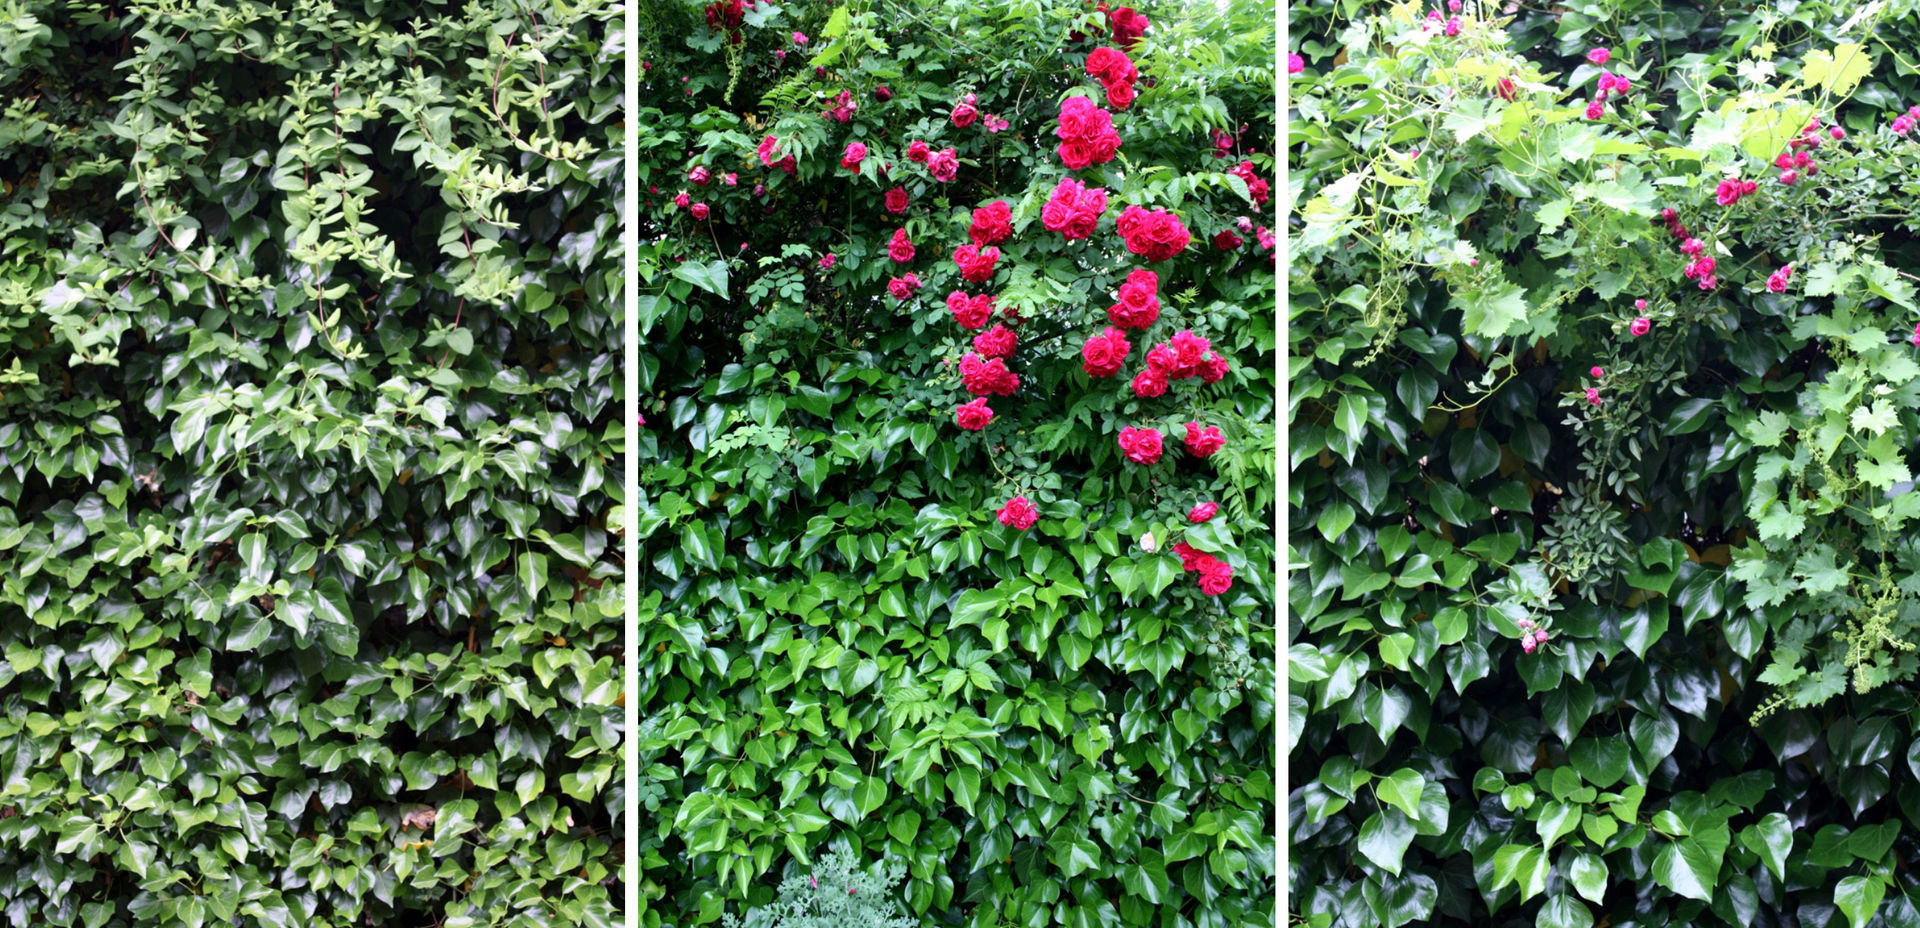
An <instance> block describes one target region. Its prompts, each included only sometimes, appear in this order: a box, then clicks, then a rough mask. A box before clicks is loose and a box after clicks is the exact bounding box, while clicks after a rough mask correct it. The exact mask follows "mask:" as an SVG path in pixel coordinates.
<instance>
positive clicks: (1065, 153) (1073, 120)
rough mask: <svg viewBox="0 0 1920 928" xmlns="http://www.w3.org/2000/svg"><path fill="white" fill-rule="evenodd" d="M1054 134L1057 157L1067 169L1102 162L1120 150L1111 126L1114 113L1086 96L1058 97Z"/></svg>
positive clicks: (1078, 168) (1108, 159)
mask: <svg viewBox="0 0 1920 928" xmlns="http://www.w3.org/2000/svg"><path fill="white" fill-rule="evenodd" d="M1053 134H1054V135H1055V136H1056V137H1057V138H1059V139H1060V148H1059V152H1060V160H1061V162H1062V163H1064V164H1066V166H1067V168H1068V170H1073V171H1077V170H1080V169H1081V168H1084V167H1087V166H1089V165H1094V164H1105V163H1107V162H1108V161H1112V160H1113V156H1114V155H1115V154H1116V153H1118V152H1119V151H1120V134H1119V133H1118V132H1115V131H1114V130H1113V114H1112V113H1109V112H1107V111H1106V110H1103V109H1101V108H1100V107H1099V106H1098V105H1096V104H1095V103H1094V102H1093V101H1092V100H1089V99H1087V98H1086V97H1068V98H1067V99H1065V100H1062V101H1060V124H1059V126H1058V127H1057V128H1055V129H1054V133H1053Z"/></svg>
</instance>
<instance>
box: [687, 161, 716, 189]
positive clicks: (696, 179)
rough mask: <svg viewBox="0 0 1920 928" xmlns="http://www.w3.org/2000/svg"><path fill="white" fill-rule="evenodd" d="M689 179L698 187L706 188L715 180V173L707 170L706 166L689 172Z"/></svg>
mask: <svg viewBox="0 0 1920 928" xmlns="http://www.w3.org/2000/svg"><path fill="white" fill-rule="evenodd" d="M687 179H688V180H690V181H693V184H694V186H696V187H705V186H706V185H707V184H708V183H709V182H710V181H712V180H713V172H712V171H709V170H707V169H706V168H705V167H704V166H701V167H695V168H694V169H693V170H691V171H688V172H687Z"/></svg>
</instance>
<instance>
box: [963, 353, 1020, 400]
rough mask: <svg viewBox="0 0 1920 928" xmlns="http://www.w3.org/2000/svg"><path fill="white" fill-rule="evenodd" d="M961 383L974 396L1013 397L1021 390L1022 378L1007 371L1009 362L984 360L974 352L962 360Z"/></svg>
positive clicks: (995, 359)
mask: <svg viewBox="0 0 1920 928" xmlns="http://www.w3.org/2000/svg"><path fill="white" fill-rule="evenodd" d="M960 383H961V385H962V386H964V387H966V389H967V392H968V393H971V394H973V395H974V396H986V395H988V394H994V393H997V394H1000V395H1003V396H1011V395H1013V391H1015V390H1018V389H1020V378H1019V377H1018V376H1016V375H1015V374H1014V373H1013V372H1012V371H1009V370H1007V362H1005V361H1003V360H1001V359H999V358H991V359H989V358H982V357H980V356H979V355H977V354H974V353H973V352H967V356H966V357H964V358H961V359H960Z"/></svg>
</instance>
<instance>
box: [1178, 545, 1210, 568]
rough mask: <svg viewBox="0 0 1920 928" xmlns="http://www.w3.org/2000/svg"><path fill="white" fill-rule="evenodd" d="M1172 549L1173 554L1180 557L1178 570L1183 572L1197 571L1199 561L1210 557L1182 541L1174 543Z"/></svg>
mask: <svg viewBox="0 0 1920 928" xmlns="http://www.w3.org/2000/svg"><path fill="white" fill-rule="evenodd" d="M1172 547H1173V553H1175V554H1177V555H1179V556H1180V569H1181V570H1185V571H1194V570H1199V569H1200V563H1201V561H1202V560H1203V559H1205V558H1209V557H1211V556H1212V555H1209V554H1206V553H1205V552H1202V551H1201V550H1200V549H1198V548H1195V547H1194V546H1192V545H1190V544H1187V543H1186V542H1184V541H1176V542H1174V543H1173V545H1172Z"/></svg>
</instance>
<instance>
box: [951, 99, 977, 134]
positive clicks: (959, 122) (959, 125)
mask: <svg viewBox="0 0 1920 928" xmlns="http://www.w3.org/2000/svg"><path fill="white" fill-rule="evenodd" d="M978 99H979V98H978V97H976V96H974V95H973V94H967V95H966V96H965V97H964V98H962V99H961V101H960V102H959V103H958V104H957V105H955V106H954V108H953V116H952V119H953V127H954V128H955V129H965V128H966V127H968V126H971V125H973V123H974V121H975V120H977V119H979V118H980V108H979V107H977V106H975V105H974V103H975V102H976V101H977V100H978Z"/></svg>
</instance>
